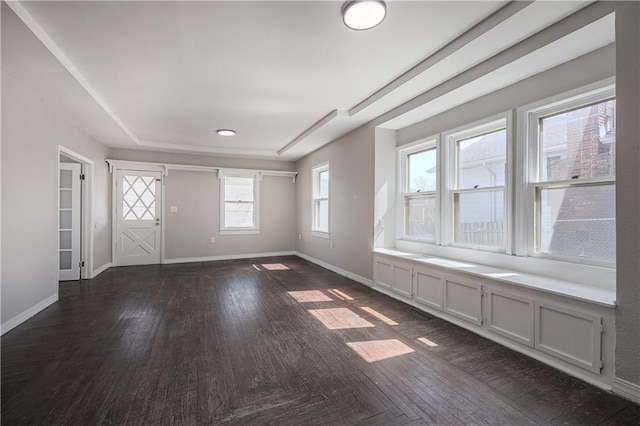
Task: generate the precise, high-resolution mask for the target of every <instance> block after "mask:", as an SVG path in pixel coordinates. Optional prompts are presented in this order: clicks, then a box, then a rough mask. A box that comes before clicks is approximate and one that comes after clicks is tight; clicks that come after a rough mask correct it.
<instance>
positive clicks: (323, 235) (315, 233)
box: [311, 231, 329, 240]
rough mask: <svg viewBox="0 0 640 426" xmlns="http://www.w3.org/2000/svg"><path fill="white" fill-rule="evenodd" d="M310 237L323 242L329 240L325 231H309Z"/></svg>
mask: <svg viewBox="0 0 640 426" xmlns="http://www.w3.org/2000/svg"><path fill="white" fill-rule="evenodd" d="M311 236H312V237H318V238H324V239H325V240H328V239H329V233H328V232H325V231H311Z"/></svg>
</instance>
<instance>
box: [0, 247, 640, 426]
mask: <svg viewBox="0 0 640 426" xmlns="http://www.w3.org/2000/svg"><path fill="white" fill-rule="evenodd" d="M363 308H366V309H363ZM327 309H330V310H331V311H326V310H327ZM411 309H412V308H410V307H409V306H407V305H405V304H403V303H401V302H399V301H397V300H393V299H390V298H388V297H386V296H384V295H382V294H380V293H378V292H375V291H373V290H371V289H369V288H367V287H366V286H363V285H361V284H358V283H355V282H353V281H351V280H349V279H347V278H345V277H343V276H340V275H337V274H335V273H333V272H330V271H328V270H326V269H322V268H320V267H318V266H316V265H314V264H311V263H310V262H307V261H305V260H303V259H300V258H297V257H293V256H289V257H277V258H270V259H247V260H234V261H220V262H199V263H190V264H181V265H180V264H178V265H161V266H160V265H151V266H139V267H124V268H113V269H111V270H108V271H106V272H104V273H103V274H101V275H100V276H99V277H98V278H96V279H94V280H90V281H82V282H79V283H77V282H74V283H62V284H61V286H60V300H59V302H58V303H55V304H53V305H52V306H50V307H49V308H47V309H45V310H44V311H43V312H41V313H40V314H38V315H36V316H35V317H34V318H32V319H30V320H29V321H27V322H26V323H24V324H22V325H21V326H19V327H16V328H15V329H14V330H12V331H11V332H9V333H7V334H6V335H4V336H2V341H1V343H2V348H1V349H2V353H1V355H2V359H1V361H2V368H1V370H2V371H1V380H2V408H1V410H2V412H1V414H2V424H3V425H4V424H6V425H13V424H47V425H48V424H83V425H85V424H130V425H150V424H154V425H156V424H158V425H173V424H176V425H201V424H224V425H243V426H244V425H264V424H278V425H316V424H317V425H349V424H358V425H404V424H446V425H453V424H473V425H478V424H491V425H493V424H505V425H524V424H547V423H548V422H552V423H556V424H597V423H600V424H612V425H621V424H638V423H640V407H639V406H638V405H635V404H632V403H630V402H628V401H626V400H624V399H622V398H619V397H617V396H614V395H612V394H609V393H606V392H603V391H601V390H598V389H596V388H593V387H592V386H589V385H587V384H586V383H584V382H581V381H579V380H577V379H575V378H572V377H570V376H567V375H565V374H563V373H561V372H559V371H556V370H554V369H552V368H550V367H547V366H545V365H543V364H541V363H539V362H537V361H534V360H532V359H530V358H527V357H526V356H524V355H521V354H518V353H515V352H513V351H511V350H509V349H507V348H504V347H502V346H499V345H497V344H495V343H493V342H491V341H488V340H486V339H483V338H481V337H480V336H477V335H475V334H473V333H471V332H469V331H467V330H464V329H461V328H459V327H456V326H455V325H453V324H450V323H447V322H445V321H442V320H440V319H437V318H431V317H429V316H425V315H421V314H419V313H417V312H416V311H412V310H411ZM311 311H314V312H316V313H317V312H320V313H321V314H319V315H314V314H313V313H312V312H311ZM327 319H329V320H327ZM364 322H366V323H368V324H370V325H371V326H367V327H360V326H361V325H363V324H364ZM419 339H422V340H419ZM425 339H427V340H425ZM425 341H426V342H428V343H430V345H427V344H425V343H424V342H425Z"/></svg>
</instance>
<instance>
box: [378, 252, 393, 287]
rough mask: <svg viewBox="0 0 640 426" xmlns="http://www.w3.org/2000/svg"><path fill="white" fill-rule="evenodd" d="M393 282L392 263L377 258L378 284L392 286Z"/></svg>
mask: <svg viewBox="0 0 640 426" xmlns="http://www.w3.org/2000/svg"><path fill="white" fill-rule="evenodd" d="M392 283H393V268H392V266H391V263H389V262H385V261H383V260H381V259H376V285H379V286H380V287H385V288H389V289H390V288H391V285H392Z"/></svg>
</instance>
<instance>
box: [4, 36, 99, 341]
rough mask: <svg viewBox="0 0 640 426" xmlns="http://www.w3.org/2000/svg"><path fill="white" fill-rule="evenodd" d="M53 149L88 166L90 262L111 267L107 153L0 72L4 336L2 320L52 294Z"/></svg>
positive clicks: (55, 252)
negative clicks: (91, 221) (91, 173)
mask: <svg viewBox="0 0 640 426" xmlns="http://www.w3.org/2000/svg"><path fill="white" fill-rule="evenodd" d="M5 42H7V40H6V39H3V44H4V43H5ZM3 65H4V64H3ZM58 145H63V146H65V147H67V148H69V149H71V150H73V151H74V152H76V153H78V154H80V155H82V156H84V157H87V158H89V159H91V160H93V161H94V162H95V169H94V193H93V214H94V217H93V219H94V222H95V223H96V226H97V227H96V229H95V230H94V247H93V256H94V257H93V263H94V267H96V268H97V267H99V266H101V265H103V264H105V263H108V262H110V261H111V225H110V218H109V216H110V215H109V211H110V197H111V195H110V194H111V192H110V179H109V172H108V169H107V165H106V163H105V162H104V159H105V158H106V153H107V149H106V147H105V146H104V145H102V144H101V143H99V142H97V141H96V140H95V139H93V138H91V137H90V136H88V135H86V134H85V133H83V132H81V131H80V130H78V129H77V128H76V127H74V126H73V125H71V124H70V123H68V122H67V121H65V120H64V119H62V118H61V117H59V116H57V115H56V114H55V113H54V112H52V111H51V110H49V109H48V107H47V104H46V102H42V101H41V100H39V99H37V98H36V97H35V96H33V95H32V94H31V93H29V92H28V91H27V90H25V88H23V87H22V86H21V85H20V83H18V82H17V81H16V80H15V79H14V78H13V77H11V76H10V75H9V74H7V73H3V74H2V323H3V329H4V328H5V327H4V324H6V323H7V321H9V320H11V319H12V318H14V317H16V316H18V315H20V314H22V313H23V312H25V311H27V310H28V309H30V308H32V307H34V306H36V305H38V304H39V303H41V302H43V301H45V300H47V299H48V298H51V297H55V295H56V293H57V288H58V281H57V273H58V248H57V243H58V236H57V234H58V212H57V194H58V188H57V174H58V159H59V151H58Z"/></svg>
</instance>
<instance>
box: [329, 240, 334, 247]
mask: <svg viewBox="0 0 640 426" xmlns="http://www.w3.org/2000/svg"><path fill="white" fill-rule="evenodd" d="M329 248H330V249H332V248H333V241H331V242H330V243H329Z"/></svg>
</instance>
